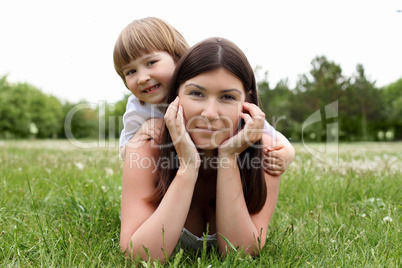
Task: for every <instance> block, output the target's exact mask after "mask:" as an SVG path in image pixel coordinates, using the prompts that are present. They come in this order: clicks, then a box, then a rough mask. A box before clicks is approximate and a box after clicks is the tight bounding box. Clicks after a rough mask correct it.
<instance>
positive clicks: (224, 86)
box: [120, 38, 280, 259]
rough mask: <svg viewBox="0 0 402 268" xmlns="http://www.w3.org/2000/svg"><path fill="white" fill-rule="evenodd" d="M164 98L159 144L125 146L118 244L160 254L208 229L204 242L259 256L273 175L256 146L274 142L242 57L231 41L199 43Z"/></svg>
mask: <svg viewBox="0 0 402 268" xmlns="http://www.w3.org/2000/svg"><path fill="white" fill-rule="evenodd" d="M167 102H168V103H170V105H169V107H168V109H167V111H166V114H165V116H164V119H165V122H166V124H165V125H166V127H165V129H164V131H163V137H162V143H161V145H160V146H154V145H155V144H153V142H154V141H153V140H148V141H146V142H145V143H141V146H136V144H134V146H132V147H131V146H128V147H127V153H126V156H127V158H126V160H125V162H124V168H123V182H122V202H121V237H120V244H121V248H122V250H123V251H124V252H125V253H126V255H127V256H130V257H132V258H135V257H136V256H140V257H141V258H142V259H147V253H146V250H145V249H147V250H148V252H149V255H150V257H151V258H152V259H156V258H159V259H163V258H164V257H165V255H164V254H165V253H166V254H167V255H168V256H170V255H171V254H172V252H173V250H174V249H175V247H176V246H177V245H178V242H180V243H179V245H180V244H182V245H183V244H184V245H186V246H189V247H194V248H198V247H199V245H198V244H197V240H202V238H201V237H202V234H203V233H206V230H207V226H209V232H210V233H212V234H213V235H211V236H208V240H209V241H208V242H209V243H210V244H212V245H214V244H216V243H217V244H218V246H219V250H220V251H221V253H225V252H226V251H227V250H228V248H229V247H228V245H227V243H226V240H225V239H227V240H228V241H230V242H231V243H232V244H233V245H234V246H235V247H240V248H243V249H244V250H245V252H246V253H248V254H251V255H254V254H256V253H258V251H259V250H260V249H261V248H262V247H263V246H264V244H265V241H266V236H267V229H268V224H269V222H270V220H271V217H272V214H273V212H274V208H275V206H276V202H277V197H278V191H279V184H280V176H276V177H275V176H272V175H269V174H267V173H265V172H263V168H262V166H263V163H262V162H261V159H262V153H263V152H262V149H263V148H262V146H261V145H262V144H268V145H269V143H270V141H271V140H270V139H269V138H267V135H263V134H262V132H263V128H264V121H265V115H264V113H263V112H262V111H261V109H260V108H259V107H258V94H257V87H256V82H255V78H254V73H253V70H252V68H251V66H250V64H249V62H248V60H247V58H246V57H245V55H244V54H243V52H242V51H241V50H240V49H239V48H238V47H237V46H236V45H235V44H233V43H232V42H230V41H228V40H225V39H221V38H212V39H207V40H205V41H203V42H200V43H199V44H197V45H195V46H194V47H192V48H191V49H190V50H189V51H188V52H187V53H186V54H185V55H184V56H183V57H182V58H181V59H180V61H179V62H178V64H177V66H176V71H175V74H174V76H173V78H172V81H171V87H170V91H169V94H168V96H167ZM132 142H133V143H137V142H138V141H136V140H135V139H133V140H132ZM197 237H198V238H199V239H197ZM223 237H224V238H223Z"/></svg>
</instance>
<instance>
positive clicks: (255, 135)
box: [218, 102, 265, 156]
mask: <svg viewBox="0 0 402 268" xmlns="http://www.w3.org/2000/svg"><path fill="white" fill-rule="evenodd" d="M243 109H244V111H245V113H241V114H240V118H241V119H243V120H244V122H245V126H244V127H243V129H241V130H240V131H239V132H238V133H237V134H236V135H234V136H233V137H231V138H230V139H228V140H227V141H225V142H224V143H222V144H221V145H220V146H219V148H218V154H219V155H220V156H235V155H239V154H240V153H241V152H243V151H244V150H245V149H247V148H248V147H250V146H252V145H253V144H254V143H255V142H257V141H259V140H260V139H261V138H262V132H263V129H264V123H265V114H264V113H263V112H262V111H261V109H260V108H259V107H258V106H257V105H255V104H252V103H248V102H245V103H243Z"/></svg>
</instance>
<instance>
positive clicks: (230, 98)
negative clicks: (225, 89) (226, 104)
mask: <svg viewBox="0 0 402 268" xmlns="http://www.w3.org/2000/svg"><path fill="white" fill-rule="evenodd" d="M222 99H223V100H236V98H235V97H234V96H232V95H223V96H222Z"/></svg>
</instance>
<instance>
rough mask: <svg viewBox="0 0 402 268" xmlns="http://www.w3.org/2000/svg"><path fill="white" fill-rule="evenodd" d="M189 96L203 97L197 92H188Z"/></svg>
mask: <svg viewBox="0 0 402 268" xmlns="http://www.w3.org/2000/svg"><path fill="white" fill-rule="evenodd" d="M190 95H191V96H194V97H202V96H204V95H203V94H202V93H201V92H199V91H191V92H190Z"/></svg>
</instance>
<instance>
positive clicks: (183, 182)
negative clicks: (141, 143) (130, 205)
mask: <svg viewBox="0 0 402 268" xmlns="http://www.w3.org/2000/svg"><path fill="white" fill-rule="evenodd" d="M197 175H198V172H197V171H190V170H188V171H186V172H178V173H177V175H176V177H175V178H174V180H173V181H172V183H171V184H170V186H169V189H168V190H167V192H166V194H165V196H164V197H163V199H162V201H161V203H160V204H159V206H158V207H157V209H156V210H155V211H154V212H153V213H152V215H151V216H150V217H149V218H147V219H146V220H145V221H144V222H143V223H142V224H141V226H140V227H139V228H138V229H137V230H136V231H135V232H134V233H133V234H132V235H131V237H130V239H129V242H128V245H127V249H128V250H127V253H128V254H127V255H129V256H130V257H132V258H135V256H136V255H140V256H141V259H143V260H144V259H147V258H148V256H147V253H146V251H145V249H144V247H145V248H146V249H147V250H148V253H149V257H150V258H151V259H157V258H159V259H164V258H165V254H167V255H168V256H170V255H171V254H172V252H173V250H174V248H175V246H176V244H177V241H178V239H179V237H180V234H181V232H182V229H183V226H184V223H185V220H186V218H187V214H188V211H189V208H190V204H191V200H192V196H193V192H194V186H195V182H196V179H197ZM130 217H135V215H130ZM162 232H163V235H162ZM162 249H163V250H162Z"/></svg>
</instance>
